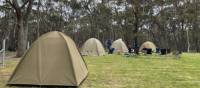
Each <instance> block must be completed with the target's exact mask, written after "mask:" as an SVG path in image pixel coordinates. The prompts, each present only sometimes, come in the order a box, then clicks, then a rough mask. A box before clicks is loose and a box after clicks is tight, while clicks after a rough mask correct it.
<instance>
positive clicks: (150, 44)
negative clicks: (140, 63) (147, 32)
mask: <svg viewBox="0 0 200 88" xmlns="http://www.w3.org/2000/svg"><path fill="white" fill-rule="evenodd" d="M144 48H149V49H152V50H153V51H155V50H156V45H155V44H154V43H153V42H150V41H146V42H144V43H143V44H142V45H141V46H140V49H139V50H140V51H142V50H143V49H144Z"/></svg>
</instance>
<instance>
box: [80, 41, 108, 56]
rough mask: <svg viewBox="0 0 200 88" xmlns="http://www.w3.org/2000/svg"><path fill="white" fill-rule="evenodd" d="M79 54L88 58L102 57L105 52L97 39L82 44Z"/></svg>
mask: <svg viewBox="0 0 200 88" xmlns="http://www.w3.org/2000/svg"><path fill="white" fill-rule="evenodd" d="M81 54H82V55H88V56H102V55H105V50H104V48H103V45H102V44H101V42H100V41H99V40H98V39H96V38H90V39H88V40H87V41H86V42H85V43H84V44H83V46H82V49H81Z"/></svg>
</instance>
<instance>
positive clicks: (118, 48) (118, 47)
mask: <svg viewBox="0 0 200 88" xmlns="http://www.w3.org/2000/svg"><path fill="white" fill-rule="evenodd" d="M111 47H113V48H115V51H114V52H119V53H125V52H128V48H127V46H126V44H125V43H124V42H123V41H122V39H118V40H115V41H114V42H113V43H112V46H111Z"/></svg>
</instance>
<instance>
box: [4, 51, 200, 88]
mask: <svg viewBox="0 0 200 88" xmlns="http://www.w3.org/2000/svg"><path fill="white" fill-rule="evenodd" d="M18 60H19V59H9V60H7V61H6V64H7V65H6V68H4V69H2V68H0V88H5V86H4V85H5V84H6V81H7V80H8V78H9V76H10V74H11V73H12V71H13V69H14V68H15V66H16V64H17V62H18ZM85 61H86V63H87V66H88V69H89V76H88V78H87V80H85V81H84V83H83V84H82V85H81V88H200V54H186V53H184V54H183V55H182V56H181V58H180V59H175V58H174V57H169V56H168V57H164V56H138V57H124V56H120V55H107V56H101V57H85Z"/></svg>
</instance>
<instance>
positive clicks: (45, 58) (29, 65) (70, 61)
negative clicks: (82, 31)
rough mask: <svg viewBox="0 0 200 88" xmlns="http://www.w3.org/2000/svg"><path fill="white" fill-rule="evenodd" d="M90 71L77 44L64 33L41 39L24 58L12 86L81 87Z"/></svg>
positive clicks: (49, 35) (14, 75)
mask: <svg viewBox="0 0 200 88" xmlns="http://www.w3.org/2000/svg"><path fill="white" fill-rule="evenodd" d="M87 74H88V70H87V67H86V64H85V62H84V60H83V58H82V57H81V55H80V53H79V51H78V49H77V47H76V45H75V43H74V41H73V40H72V39H71V38H70V37H68V36H66V35H65V34H63V33H61V32H57V31H54V32H49V33H46V34H44V35H42V36H41V37H40V38H39V39H37V40H36V41H35V42H34V43H33V44H32V46H31V47H30V49H29V50H28V51H27V53H26V54H25V55H24V56H23V57H22V59H21V61H20V62H19V64H18V65H17V67H16V69H15V71H14V72H13V74H12V76H11V77H10V79H9V81H8V83H7V85H8V86H39V87H41V86H56V87H57V86H74V87H77V86H79V85H80V84H81V83H82V82H83V80H84V79H85V78H86V77H87Z"/></svg>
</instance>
